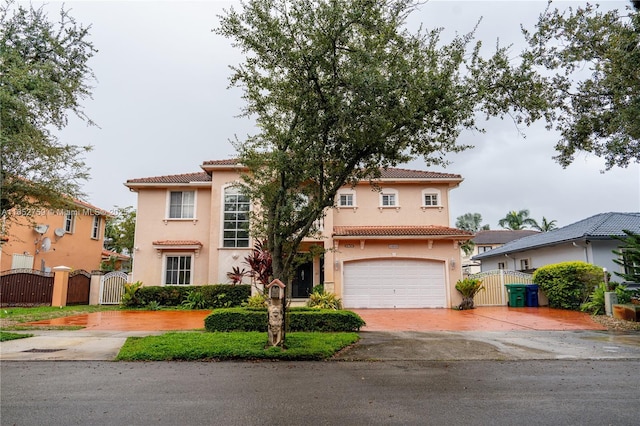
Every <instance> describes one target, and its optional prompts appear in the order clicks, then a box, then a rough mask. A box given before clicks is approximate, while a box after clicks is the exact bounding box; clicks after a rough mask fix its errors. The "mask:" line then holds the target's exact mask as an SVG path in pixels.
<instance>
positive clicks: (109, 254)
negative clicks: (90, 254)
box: [102, 250, 131, 260]
mask: <svg viewBox="0 0 640 426" xmlns="http://www.w3.org/2000/svg"><path fill="white" fill-rule="evenodd" d="M102 257H103V258H110V257H115V258H117V259H119V260H129V259H131V256H127V255H126V254H122V253H118V252H115V251H111V250H102Z"/></svg>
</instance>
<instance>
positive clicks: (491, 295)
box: [469, 269, 533, 306]
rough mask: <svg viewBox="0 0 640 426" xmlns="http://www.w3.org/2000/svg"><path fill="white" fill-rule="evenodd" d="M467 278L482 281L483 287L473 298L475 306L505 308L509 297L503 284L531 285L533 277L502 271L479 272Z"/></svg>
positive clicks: (517, 272) (521, 273)
mask: <svg viewBox="0 0 640 426" xmlns="http://www.w3.org/2000/svg"><path fill="white" fill-rule="evenodd" d="M469 278H477V279H480V280H482V285H483V286H484V290H482V291H480V292H478V294H476V296H475V297H474V298H473V302H474V305H475V306H506V305H507V301H508V300H509V296H508V295H507V288H506V287H505V286H504V285H505V284H533V275H531V274H525V273H523V272H519V271H507V270H504V269H497V270H493V271H486V272H480V273H478V274H473V275H469Z"/></svg>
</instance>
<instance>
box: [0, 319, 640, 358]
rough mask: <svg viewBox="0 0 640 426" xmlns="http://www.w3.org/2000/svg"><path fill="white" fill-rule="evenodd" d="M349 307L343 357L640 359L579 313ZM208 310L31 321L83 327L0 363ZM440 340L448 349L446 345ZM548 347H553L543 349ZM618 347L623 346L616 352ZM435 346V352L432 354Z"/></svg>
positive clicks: (85, 350) (139, 331) (36, 341)
mask: <svg viewBox="0 0 640 426" xmlns="http://www.w3.org/2000/svg"><path fill="white" fill-rule="evenodd" d="M355 312H356V313H358V314H359V315H360V316H361V317H362V318H363V319H364V320H365V321H366V322H367V326H366V327H364V328H363V329H362V330H361V331H362V333H360V334H361V337H362V340H361V341H360V343H359V344H358V345H356V346H355V349H354V350H353V351H351V353H350V354H343V358H342V359H354V360H362V359H397V357H405V358H416V357H417V358H420V359H452V360H456V359H467V358H469V357H471V358H470V359H485V358H484V357H488V358H486V359H525V358H526V359H538V358H562V357H568V358H574V357H586V358H588V357H589V354H591V355H592V356H596V357H598V358H600V357H602V356H608V355H607V353H608V352H607V349H606V348H607V347H610V348H613V349H611V351H613V352H612V353H611V354H609V355H610V356H611V357H613V358H629V357H631V358H640V335H638V334H636V335H631V336H624V335H623V336H615V335H612V334H611V333H607V332H603V331H602V330H604V328H603V327H602V326H601V325H599V324H597V323H596V322H594V321H593V320H591V318H590V316H589V315H587V314H584V313H580V312H572V311H563V310H557V309H549V308H507V307H491V308H487V307H481V308H477V309H474V310H472V311H454V310H451V309H359V310H355ZM209 313H210V311H106V312H96V313H91V314H85V315H77V316H72V317H65V318H56V319H51V320H45V321H38V322H37V323H33V324H38V325H43V326H60V325H81V326H83V327H85V328H84V329H82V330H75V331H68V330H29V331H24V332H23V333H30V334H35V336H34V337H31V338H27V339H18V340H11V341H6V342H2V343H0V360H2V361H8V360H21V361H26V360H113V359H114V358H115V357H116V355H117V354H118V352H119V350H120V348H121V347H122V345H123V344H124V342H125V340H126V338H127V337H130V336H148V335H157V334H162V333H164V332H166V331H172V330H174V331H175V330H183V331H184V330H194V329H202V328H203V326H204V318H205V317H206V316H207V315H208V314H209ZM554 331H555V333H554ZM576 332H578V333H582V334H580V335H578V334H576ZM542 336H544V339H543V338H542ZM568 337H571V338H574V339H573V341H574V344H573V346H572V345H568V343H566V342H567V341H568V340H567V338H568ZM577 337H580V338H577ZM583 338H584V339H583ZM576 339H577V340H576ZM552 342H555V344H554V343H552ZM445 345H446V347H447V348H449V349H447V350H445V349H444V348H445ZM552 346H553V347H554V349H553V350H551V351H549V350H547V349H548V348H549V347H552ZM596 346H597V348H600V349H597V348H596ZM620 347H623V348H626V349H624V350H618V349H616V348H620ZM434 348H440V349H439V350H438V351H434ZM470 348H475V349H474V350H473V351H471V350H470ZM482 348H485V349H486V350H484V349H482ZM514 348H515V351H516V352H514ZM603 348H604V349H603ZM358 351H359V352H358ZM611 351H610V352H611ZM496 353H500V354H503V355H500V356H497V355H496ZM603 354H604V355H603ZM514 357H515V358H514ZM531 357H533V358H531Z"/></svg>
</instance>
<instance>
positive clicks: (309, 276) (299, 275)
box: [291, 262, 313, 299]
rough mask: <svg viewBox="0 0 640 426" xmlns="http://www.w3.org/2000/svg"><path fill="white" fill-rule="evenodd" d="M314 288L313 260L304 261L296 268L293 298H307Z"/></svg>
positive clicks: (292, 288) (292, 290)
mask: <svg viewBox="0 0 640 426" xmlns="http://www.w3.org/2000/svg"><path fill="white" fill-rule="evenodd" d="M312 288H313V262H307V263H304V264H302V265H300V266H298V268H297V269H296V275H295V276H294V277H293V283H292V285H291V297H292V298H293V299H306V298H307V297H309V295H310V294H311V289H312Z"/></svg>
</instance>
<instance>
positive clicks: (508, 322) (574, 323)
mask: <svg viewBox="0 0 640 426" xmlns="http://www.w3.org/2000/svg"><path fill="white" fill-rule="evenodd" d="M352 311H354V312H355V313H357V314H358V315H360V317H361V318H362V319H363V320H364V321H365V322H366V323H367V325H366V326H365V327H363V328H362V330H361V331H419V332H431V331H509V330H546V331H549V330H605V328H604V327H603V326H601V325H600V324H598V323H596V322H595V321H593V320H592V319H591V317H590V316H589V315H588V314H586V313H583V312H575V311H566V310H562V309H551V308H544V307H543V308H508V307H504V306H499V307H479V308H476V309H473V310H467V311H455V310H453V309H352ZM210 312H211V311H208V310H204V311H106V312H95V313H91V314H83V315H76V316H71V317H64V318H54V319H49V320H43V321H37V322H33V323H31V324H32V325H43V326H65V325H66V326H69V325H79V326H82V327H84V330H86V331H99V330H100V331H107V330H108V331H171V330H194V329H202V328H204V319H205V318H206V317H207V315H209V313H210Z"/></svg>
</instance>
